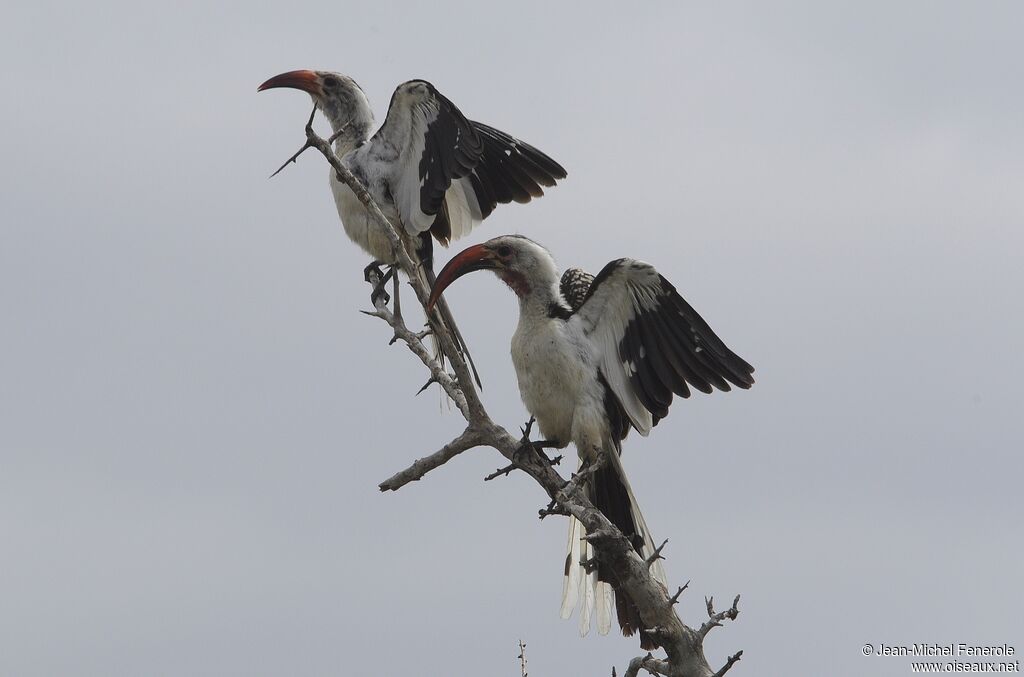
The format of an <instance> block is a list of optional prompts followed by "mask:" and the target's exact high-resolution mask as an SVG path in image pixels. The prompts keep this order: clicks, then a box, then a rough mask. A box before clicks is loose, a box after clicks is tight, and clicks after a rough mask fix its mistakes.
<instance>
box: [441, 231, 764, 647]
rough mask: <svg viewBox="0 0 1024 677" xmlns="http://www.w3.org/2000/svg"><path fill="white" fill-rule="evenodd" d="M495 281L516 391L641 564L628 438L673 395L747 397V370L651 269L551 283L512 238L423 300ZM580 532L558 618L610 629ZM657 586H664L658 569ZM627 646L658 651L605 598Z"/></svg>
mask: <svg viewBox="0 0 1024 677" xmlns="http://www.w3.org/2000/svg"><path fill="white" fill-rule="evenodd" d="M484 269H486V270H493V271H494V272H495V273H496V274H497V275H498V277H499V278H501V279H502V280H503V281H504V282H505V283H506V284H508V286H509V287H511V288H512V291H514V292H515V293H516V295H517V296H518V297H519V326H518V327H517V328H516V331H515V334H514V335H513V336H512V362H513V364H514V365H515V370H516V376H517V378H518V380H519V392H520V394H521V396H522V399H523V403H524V404H525V405H526V408H527V410H529V412H530V414H531V415H533V417H534V418H536V420H537V424H538V426H539V427H540V432H541V434H542V436H543V437H544V438H545V440H546V441H547V442H548V443H550V444H551V445H552V446H555V447H558V448H561V447H564V446H566V445H567V444H568V443H569V442H572V443H573V444H575V446H576V449H577V451H578V453H579V457H580V462H581V464H593V463H596V468H597V469H596V470H595V471H594V472H593V474H592V476H591V477H590V479H589V480H588V485H587V490H588V496H589V498H590V500H591V501H592V502H593V503H594V505H595V506H596V507H597V508H599V509H600V510H601V511H603V512H604V514H605V515H606V516H607V517H608V519H609V520H611V522H612V523H613V524H615V526H617V527H618V528H619V529H620V530H621V531H622V532H623V533H624V534H626V535H627V536H628V537H630V538H631V540H632V542H633V546H634V547H635V548H636V550H637V552H638V553H639V554H640V556H641V557H644V558H646V557H648V556H650V555H651V553H652V552H653V551H654V541H653V538H652V536H651V533H650V531H649V530H648V528H647V525H646V523H645V522H644V519H643V517H642V516H641V514H640V510H639V507H638V506H637V503H636V499H635V498H634V497H633V492H632V490H631V489H630V487H629V482H628V481H627V480H626V475H625V473H624V471H623V468H622V464H621V462H620V459H619V455H620V453H621V445H620V443H621V441H622V440H623V439H624V438H625V437H626V433H627V432H628V430H629V428H630V427H633V428H635V429H636V430H637V432H639V433H640V434H641V435H647V434H648V433H649V432H650V431H651V428H652V427H654V426H655V425H657V423H658V421H659V420H660V419H662V418H664V417H665V416H666V415H667V414H668V407H669V405H670V404H671V403H672V396H673V394H675V395H679V396H681V397H689V395H690V389H691V388H696V389H697V390H700V391H702V392H706V393H710V392H711V391H712V390H713V389H714V388H718V389H719V390H725V391H727V390H729V389H730V384H732V385H735V386H738V387H740V388H749V387H750V386H751V385H753V383H754V378H753V376H752V373H753V371H754V368H753V367H751V366H750V365H749V364H747V363H746V362H745V361H744V360H743V359H741V358H740V357H739V356H738V355H736V354H735V353H734V352H732V351H731V350H729V348H727V347H726V345H725V344H724V343H723V342H722V340H721V339H719V338H718V336H716V335H715V333H714V332H713V331H712V330H711V327H709V326H708V324H707V323H706V322H705V321H704V320H703V319H702V318H701V316H700V315H698V314H697V312H696V311H695V310H694V309H693V308H692V307H690V304H688V303H687V302H686V301H684V300H683V298H682V297H681V296H679V294H678V293H677V292H676V290H675V287H673V286H672V284H671V283H670V282H669V281H668V280H666V279H665V278H664V277H662V276H661V275H660V274H658V271H657V270H655V269H654V267H653V266H651V265H650V264H647V263H644V262H642V261H636V260H633V259H618V260H617V261H612V262H611V263H609V264H608V265H606V266H605V267H604V269H603V270H602V271H601V272H600V273H599V274H598V275H597V277H593V276H591V275H589V274H587V273H585V272H584V271H582V270H579V269H570V270H567V271H566V272H565V274H564V275H563V276H562V278H561V282H559V278H558V271H557V268H556V267H555V261H554V259H552V257H551V255H550V254H549V253H548V251H547V250H546V249H544V248H543V247H542V246H540V245H539V244H537V243H536V242H533V241H532V240H530V239H528V238H525V237H522V236H519V235H506V236H502V237H497V238H494V239H493V240H490V241H488V242H485V243H484V244H481V245H477V246H474V247H470V248H468V249H466V250H465V251H463V252H461V253H459V254H457V255H456V256H455V257H454V258H453V259H452V260H451V261H449V262H448V264H447V265H446V266H445V267H444V268H443V269H442V270H441V272H440V274H439V275H438V276H437V283H436V284H435V285H434V288H433V290H432V291H431V296H430V299H431V301H433V300H436V299H437V298H439V297H440V295H441V292H443V291H444V289H445V288H446V287H448V285H450V284H451V283H452V282H454V281H455V280H456V279H458V278H459V277H461V276H462V275H465V274H466V273H468V272H470V271H474V270H484ZM582 536H584V532H583V528H582V525H581V524H580V523H579V522H578V521H576V520H575V519H572V521H571V525H570V530H569V555H568V557H567V558H566V566H565V580H564V585H563V590H562V617H563V618H568V617H569V616H570V615H571V614H572V610H573V608H574V607H575V606H576V603H577V600H578V599H579V600H580V602H581V611H580V631H581V633H583V634H585V633H586V631H587V630H589V628H590V615H591V613H592V611H593V610H594V608H595V607H596V612H597V619H598V629H599V630H600V631H601V632H602V634H603V633H606V632H607V631H608V628H609V627H610V625H611V620H610V619H611V615H610V607H611V599H612V597H613V594H612V591H613V589H614V587H615V582H614V580H613V579H612V575H611V573H610V572H609V571H607V570H606V569H605V568H604V567H603V566H602V564H601V562H600V561H598V563H597V567H596V570H591V571H590V572H589V573H588V571H587V569H588V568H589V567H585V566H583V565H582V564H580V563H581V562H582V561H587V560H591V559H592V558H593V556H594V553H593V549H592V547H591V546H590V545H589V544H588V543H587V541H584V540H581V538H580V537H582ZM652 570H653V571H654V574H655V577H656V578H657V579H658V580H659V581H661V583H662V584H663V585H666V586H667V583H666V580H665V573H664V570H663V569H662V568H661V566H660V563H659V562H655V564H654V566H653V567H652ZM614 599H615V607H616V612H617V616H618V621H619V625H620V627H621V628H622V632H623V634H625V635H632V634H633V633H634V632H635V631H639V632H640V641H641V646H643V648H645V649H651V648H655V647H656V645H657V644H656V641H655V639H654V638H653V637H651V636H650V635H649V634H647V633H645V632H644V629H643V628H644V626H643V625H642V624H641V619H640V616H639V612H638V611H637V609H636V607H635V606H634V605H633V604H632V603H631V602H630V601H629V600H628V598H626V597H625V596H624V595H623V594H622V593H621V591H619V590H615V591H614Z"/></svg>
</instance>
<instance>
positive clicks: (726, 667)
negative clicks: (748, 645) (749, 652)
mask: <svg viewBox="0 0 1024 677" xmlns="http://www.w3.org/2000/svg"><path fill="white" fill-rule="evenodd" d="M742 655H743V652H742V651H737V652H736V653H734V654H733V655H731V656H729V659H728V660H727V661H725V665H723V666H722V669H721V670H719V671H718V672H716V673H715V674H713V675H711V677H722V675H724V674H725V673H727V672H729V668H731V667H732V666H733V663H735V662H736V661H738V660H739V659H740V657H741V656H742Z"/></svg>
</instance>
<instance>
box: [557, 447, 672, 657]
mask: <svg viewBox="0 0 1024 677" xmlns="http://www.w3.org/2000/svg"><path fill="white" fill-rule="evenodd" d="M606 447H607V448H606V450H605V454H606V456H607V465H606V466H605V467H604V468H601V469H600V470H598V471H597V472H596V473H595V474H594V478H593V480H592V481H591V484H590V487H589V491H590V498H591V501H592V502H593V503H594V505H595V507H597V508H598V509H600V510H601V511H602V512H603V513H604V514H605V516H606V517H608V519H609V520H610V521H611V522H612V523H613V524H614V525H615V526H616V527H618V528H619V529H620V530H621V531H622V532H623V533H624V534H625V535H626V536H627V537H629V538H630V539H631V541H632V542H633V547H634V548H636V550H637V553H638V554H639V555H640V557H643V558H647V557H649V556H650V555H651V554H652V553H653V552H654V550H655V545H654V537H653V536H652V535H651V532H650V529H649V528H648V527H647V522H646V520H645V519H644V517H643V514H642V513H641V512H640V507H639V505H638V504H637V500H636V496H635V495H634V494H633V489H632V488H631V487H630V485H629V480H627V479H626V474H625V470H624V469H623V467H622V463H621V460H620V459H619V450H618V446H617V445H616V444H614V443H613V442H611V441H609V442H608V443H607V444H606ZM585 535H586V534H585V531H584V529H583V525H582V524H580V523H579V521H577V520H576V519H575V518H569V543H568V550H569V553H568V555H567V556H566V561H565V573H564V579H563V582H562V607H561V616H562V618H569V616H571V615H572V611H573V609H574V608H576V607H577V606H578V607H579V610H580V635H586V634H587V632H588V631H589V630H590V625H591V617H592V616H596V617H597V629H598V632H600V633H601V634H602V635H603V634H607V633H608V631H609V629H610V628H611V605H612V600H614V602H615V610H616V616H617V618H618V622H619V626H620V627H621V629H622V633H623V634H624V635H627V636H629V635H633V634H634V633H637V632H639V634H640V646H641V647H642V648H644V649H648V650H650V649H655V648H657V646H658V645H657V642H656V641H655V639H654V638H653V637H651V636H650V635H648V634H647V633H646V632H644V630H643V623H642V620H641V619H640V615H639V611H638V610H637V608H636V606H635V605H634V604H633V603H632V601H631V600H629V598H628V597H627V596H626V595H625V593H624V592H623V591H621V590H616V589H615V587H614V576H613V575H612V574H611V572H610V571H606V570H605V569H604V567H602V566H601V564H600V563H598V566H597V568H595V569H594V570H593V571H591V572H589V573H588V572H587V571H586V570H585V569H584V567H583V565H582V562H583V561H586V560H590V559H592V558H593V556H594V552H593V548H592V546H591V545H590V544H589V543H588V542H587V541H585V540H583V538H582V537H583V536H585ZM651 573H652V575H653V576H654V578H655V580H657V581H658V582H659V583H661V585H662V586H663V587H665V588H666V590H667V589H668V578H667V576H666V575H665V568H664V567H663V566H662V564H661V561H660V560H659V561H655V562H654V564H653V565H652V566H651Z"/></svg>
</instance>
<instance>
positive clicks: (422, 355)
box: [285, 120, 739, 677]
mask: <svg viewBox="0 0 1024 677" xmlns="http://www.w3.org/2000/svg"><path fill="white" fill-rule="evenodd" d="M307 147H311V148H316V149H317V150H319V151H320V152H321V153H322V154H323V156H324V157H325V158H326V159H327V161H328V162H329V163H330V165H331V167H333V168H334V170H335V172H336V173H337V176H338V179H339V180H340V181H342V182H343V183H345V184H346V185H348V186H349V187H350V188H351V189H352V191H353V192H354V193H355V195H356V197H357V198H359V200H360V201H361V202H362V203H363V205H365V207H366V209H367V210H368V212H369V214H370V216H371V217H372V218H373V219H374V220H376V221H377V222H378V223H379V224H380V225H381V227H382V228H383V231H384V233H385V234H386V235H387V237H388V239H389V241H390V243H391V247H392V250H393V251H394V253H395V258H396V260H397V261H398V264H399V266H400V268H401V270H403V271H404V272H405V273H406V274H407V275H408V276H409V283H410V284H411V285H412V288H413V289H414V290H415V292H416V297H417V298H418V299H419V301H420V305H421V306H423V307H424V308H425V307H426V302H427V299H428V298H429V294H430V290H429V289H428V288H427V286H426V281H425V279H424V276H421V275H419V274H418V273H419V270H418V264H417V262H416V261H415V260H414V258H413V257H412V256H411V255H410V254H409V251H415V250H414V249H413V248H411V247H409V246H407V243H408V242H409V240H408V236H407V234H406V233H405V230H404V229H403V228H396V227H395V226H394V225H393V224H391V223H390V222H389V221H388V219H387V217H386V216H385V215H384V213H383V212H381V210H380V208H379V207H378V205H377V204H376V203H374V201H373V199H372V197H371V196H370V194H369V192H368V191H367V190H366V188H365V187H364V186H363V185H361V184H360V183H359V181H358V180H357V179H356V178H355V177H354V176H353V175H352V173H351V172H350V171H348V169H347V168H346V167H345V166H344V165H343V164H342V163H341V162H340V160H339V159H338V157H337V155H336V154H335V153H334V151H333V149H332V148H331V144H330V142H329V141H327V140H325V139H323V138H321V137H320V136H318V135H317V134H316V132H315V131H314V130H313V127H312V120H311V121H310V123H309V124H307V125H306V145H305V146H304V147H303V148H302V149H300V151H299V153H296V154H295V156H293V158H292V160H294V158H297V157H298V156H299V155H300V154H301V153H302V151H303V150H305V149H306V148H307ZM287 164H288V162H286V163H285V165H287ZM367 314H369V315H372V316H374V317H377V318H379V319H381V320H383V321H384V322H386V323H387V324H388V325H389V326H390V327H391V328H392V330H393V331H394V337H393V339H397V340H400V341H402V342H403V343H405V344H406V346H407V347H408V348H409V350H410V351H412V353H413V354H414V355H415V356H416V357H417V358H419V360H420V362H422V363H423V365H424V366H425V367H426V368H427V369H428V371H429V372H430V378H431V381H428V384H429V383H430V382H436V383H437V384H438V385H439V386H440V387H441V388H442V389H443V390H444V392H445V393H446V394H447V395H448V397H450V398H451V399H452V400H453V401H454V402H455V404H456V406H457V407H458V409H459V412H460V413H461V414H462V415H463V417H464V418H465V419H466V422H467V427H466V429H465V431H464V432H463V433H462V434H461V435H459V436H458V437H456V438H455V439H454V440H452V441H451V442H450V443H448V444H446V445H445V446H444V447H442V448H441V449H440V450H438V451H437V452H435V453H433V454H431V455H430V456H427V457H424V458H421V459H419V460H417V461H416V462H414V463H413V464H412V465H411V466H409V467H408V468H406V469H405V470H402V471H401V472H399V473H396V474H395V475H394V476H392V477H391V478H389V479H388V480H385V481H384V482H382V483H381V484H380V489H381V491H395V490H397V489H399V488H401V487H403V486H405V485H406V484H408V483H409V482H413V481H416V480H419V479H421V478H423V477H424V476H425V475H426V474H427V473H428V472H430V471H431V470H433V469H435V468H438V467H440V466H441V465H443V464H444V463H447V462H448V461H450V460H451V459H452V458H454V457H455V456H457V455H459V454H461V453H462V452H464V451H466V450H467V449H471V448H473V447H477V446H488V447H492V448H493V449H496V450H497V451H498V452H499V453H500V454H501V455H502V456H504V457H505V458H506V459H507V460H508V461H509V462H510V463H511V464H512V466H511V467H513V468H517V469H520V470H522V471H523V472H525V473H526V474H527V475H529V476H530V477H531V478H533V480H534V481H536V482H537V483H538V484H539V485H540V486H541V488H542V489H543V490H544V492H545V493H546V494H547V495H548V497H549V498H550V499H551V503H550V504H549V505H548V507H547V508H545V509H544V510H541V511H540V514H541V517H544V516H546V515H549V514H563V515H572V516H573V517H575V518H576V519H578V520H579V521H580V522H581V523H582V525H583V528H584V529H585V530H586V533H587V536H586V538H587V539H588V540H589V541H590V543H591V544H593V546H594V550H595V552H596V554H597V555H596V556H597V558H598V559H599V560H600V561H601V562H603V563H604V564H605V565H606V566H608V567H609V570H610V571H611V572H612V574H613V575H614V576H615V580H616V581H617V582H618V586H619V587H620V588H621V589H622V590H623V592H624V593H625V594H626V595H627V596H628V597H629V598H630V600H631V601H632V602H633V603H634V604H635V605H636V607H637V609H638V610H639V611H640V617H641V619H642V620H643V622H644V624H645V625H646V626H647V627H649V628H650V630H649V632H650V633H651V634H652V635H653V636H654V637H656V638H657V641H658V642H659V644H661V646H662V648H663V649H664V651H665V654H666V656H665V659H664V660H661V659H655V658H654V657H653V656H645V657H643V658H641V659H634V660H633V661H631V662H630V670H631V672H627V673H626V674H627V675H630V677H636V675H637V673H638V672H639V670H640V669H641V668H643V669H645V670H647V671H648V672H651V673H652V674H660V675H665V676H666V677H715V676H716V675H719V676H720V675H721V674H724V672H725V670H728V669H729V668H730V667H731V666H732V664H733V663H735V662H736V660H739V654H737V655H736V656H734V657H733V658H730V659H729V662H728V663H727V664H726V666H725V667H724V668H723V669H722V670H721V671H719V672H718V673H715V672H714V671H712V669H711V667H710V666H709V665H708V662H707V660H706V659H705V657H704V651H703V639H704V636H705V635H706V634H707V631H708V630H710V627H713V626H714V625H716V624H717V625H720V624H721V620H722V619H724V618H726V617H729V618H735V616H736V614H737V613H738V611H736V605H735V603H734V605H733V608H732V609H730V610H728V611H725V612H722V614H714V613H713V612H712V610H711V608H710V601H709V621H708V622H707V623H705V624H704V626H701V629H700V630H699V631H698V630H694V629H692V628H690V627H689V626H687V625H685V624H684V623H683V622H682V621H681V620H680V619H679V616H678V615H677V614H676V612H675V606H674V601H675V599H677V598H678V595H679V594H681V591H680V593H677V594H676V598H670V597H669V595H668V592H667V591H666V590H665V588H664V587H663V586H662V585H661V584H660V583H658V582H657V581H656V580H655V579H654V577H653V576H652V575H651V572H650V565H651V564H652V563H653V561H648V560H644V559H642V558H641V557H640V556H639V555H638V554H637V552H636V550H635V549H634V548H633V545H632V543H631V542H630V540H629V539H628V538H627V537H626V536H625V535H623V534H622V532H621V531H620V530H619V529H618V528H616V527H615V525H613V524H612V523H611V522H610V521H609V520H608V518H607V517H606V516H605V515H604V514H603V513H602V512H601V511H600V510H598V509H597V508H595V507H594V506H593V504H592V503H591V502H590V501H589V500H588V499H587V496H586V491H585V486H586V479H587V477H588V476H589V475H590V474H592V473H593V472H594V471H595V470H597V469H598V468H599V467H600V461H599V462H595V463H590V464H588V465H587V466H586V467H583V468H581V469H580V470H579V472H577V473H575V474H574V475H573V476H572V478H571V479H570V480H569V481H566V480H565V479H564V478H563V477H562V476H561V475H560V474H559V473H558V472H557V471H556V470H555V469H554V468H553V467H552V461H551V459H549V458H548V457H547V456H546V455H544V454H542V453H539V451H538V450H537V449H536V448H535V447H534V445H533V443H531V442H530V441H529V427H530V426H529V424H528V425H527V427H526V428H525V429H524V430H523V432H524V437H525V438H526V439H525V440H518V439H516V438H515V437H513V436H512V435H511V434H510V433H509V432H508V430H506V429H505V428H503V427H501V426H499V425H497V424H496V423H494V421H492V420H491V418H490V416H489V415H488V413H487V411H486V410H485V409H484V406H483V404H482V403H481V401H480V397H479V395H478V394H477V392H476V389H475V387H474V384H473V378H472V376H471V374H470V370H469V368H468V366H467V365H466V362H465V360H463V359H462V356H461V355H460V353H459V351H458V350H457V349H456V346H455V344H454V341H453V340H452V338H451V336H450V335H449V334H448V332H447V331H445V330H444V329H443V324H442V323H440V322H438V321H437V320H436V319H434V318H430V322H431V327H432V329H433V333H434V336H435V337H436V338H437V340H438V341H439V342H440V345H441V349H442V351H443V352H444V354H445V356H447V357H448V359H449V361H450V363H451V366H452V368H453V369H454V370H455V374H454V377H453V376H452V375H451V374H449V373H448V372H446V371H445V370H444V368H443V367H442V366H441V364H440V363H439V362H438V360H436V359H434V356H433V354H432V352H431V351H430V350H428V349H427V347H426V346H424V345H423V338H424V337H425V334H422V333H416V332H413V331H410V330H409V329H408V327H406V325H405V322H404V321H403V319H402V316H401V314H399V313H395V312H392V311H390V310H389V309H388V308H387V307H386V305H385V302H384V301H383V299H382V298H378V299H377V300H376V302H375V306H374V310H373V311H371V312H369V313H367ZM503 470H504V469H503ZM661 547H664V544H662V546H661ZM661 547H660V548H658V551H657V552H656V557H655V559H656V558H657V557H660V556H661V555H660V551H661ZM683 587H684V589H685V587H686V586H683ZM737 602H738V598H737ZM730 614H731V615H730ZM719 615H722V618H717V616H719ZM709 623H710V624H711V625H709ZM634 664H636V667H635V668H634ZM523 669H524V671H525V659H524V668H523Z"/></svg>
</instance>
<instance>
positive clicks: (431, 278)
mask: <svg viewBox="0 0 1024 677" xmlns="http://www.w3.org/2000/svg"><path fill="white" fill-rule="evenodd" d="M423 272H424V274H425V275H426V279H427V288H428V289H433V288H434V282H435V281H436V280H437V276H436V275H434V268H433V266H424V267H423ZM434 307H435V308H437V312H438V313H439V314H440V316H441V321H442V322H444V326H445V328H447V329H448V331H449V332H451V335H452V338H454V339H455V346H456V348H458V350H459V353H460V354H461V355H462V357H463V359H465V360H466V362H467V363H468V364H469V369H470V371H472V372H473V380H474V381H476V385H477V387H478V388H481V389H482V388H483V384H482V383H480V374H479V373H478V372H477V370H476V363H474V362H473V356H472V355H470V354H469V346H467V345H466V339H464V338H462V332H460V331H459V327H458V326H457V325H456V324H455V318H454V317H452V311H451V310H450V309H449V308H448V302H447V301H445V299H444V295H441V297H440V298H439V299H437V303H436V304H434ZM434 341H435V343H434V349H435V351H436V354H437V356H438V357H439V358H440V359H441V360H442V364H443V360H444V355H443V353H442V351H441V344H440V342H439V341H437V338H436V337H435V338H434Z"/></svg>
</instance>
